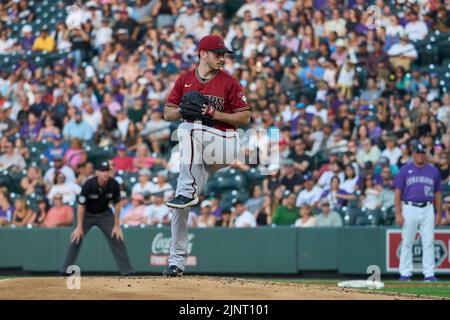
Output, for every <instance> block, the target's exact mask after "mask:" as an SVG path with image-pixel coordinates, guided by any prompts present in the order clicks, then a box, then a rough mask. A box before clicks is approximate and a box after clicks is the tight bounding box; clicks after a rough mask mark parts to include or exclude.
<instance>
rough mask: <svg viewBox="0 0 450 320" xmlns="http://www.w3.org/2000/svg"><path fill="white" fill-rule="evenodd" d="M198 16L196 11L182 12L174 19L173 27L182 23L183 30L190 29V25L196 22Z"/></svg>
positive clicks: (194, 24)
mask: <svg viewBox="0 0 450 320" xmlns="http://www.w3.org/2000/svg"><path fill="white" fill-rule="evenodd" d="M199 18H200V14H199V13H198V12H194V13H193V14H187V13H183V14H181V15H180V16H179V17H178V18H177V20H176V21H175V28H176V29H178V26H180V25H183V26H184V29H185V30H192V26H196V25H197V24H198V19H199Z"/></svg>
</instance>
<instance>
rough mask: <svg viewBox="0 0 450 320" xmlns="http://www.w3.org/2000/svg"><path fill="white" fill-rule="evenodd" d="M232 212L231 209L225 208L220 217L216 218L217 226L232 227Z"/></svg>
mask: <svg viewBox="0 0 450 320" xmlns="http://www.w3.org/2000/svg"><path fill="white" fill-rule="evenodd" d="M231 217H232V213H231V210H230V209H223V210H222V212H221V213H220V217H219V218H218V219H216V227H225V228H230V227H232V226H233V225H232V223H233V221H232V219H231Z"/></svg>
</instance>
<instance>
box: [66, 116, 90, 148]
mask: <svg viewBox="0 0 450 320" xmlns="http://www.w3.org/2000/svg"><path fill="white" fill-rule="evenodd" d="M63 134H64V137H65V138H66V139H67V140H71V139H73V138H78V139H80V140H82V141H88V140H91V139H92V137H93V130H92V128H91V126H90V125H89V124H88V123H87V122H86V121H84V120H83V119H82V113H81V111H79V110H77V111H75V115H74V118H73V119H72V120H70V121H69V122H67V124H66V125H65V126H64V129H63Z"/></svg>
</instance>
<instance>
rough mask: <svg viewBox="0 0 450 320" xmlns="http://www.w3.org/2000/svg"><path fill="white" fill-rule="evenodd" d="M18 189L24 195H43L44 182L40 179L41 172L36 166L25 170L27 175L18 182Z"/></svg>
mask: <svg viewBox="0 0 450 320" xmlns="http://www.w3.org/2000/svg"><path fill="white" fill-rule="evenodd" d="M20 187H21V188H22V190H23V192H24V194H25V195H30V194H33V193H34V194H40V195H44V194H45V182H44V179H43V178H42V171H41V169H40V168H39V167H37V166H31V167H29V168H28V170H27V175H26V176H24V177H23V178H22V180H21V181H20Z"/></svg>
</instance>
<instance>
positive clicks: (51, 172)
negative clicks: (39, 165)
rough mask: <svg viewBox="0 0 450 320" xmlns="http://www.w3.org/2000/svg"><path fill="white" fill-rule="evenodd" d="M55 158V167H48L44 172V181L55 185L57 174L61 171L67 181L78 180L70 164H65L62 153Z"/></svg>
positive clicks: (48, 184) (49, 184)
mask: <svg viewBox="0 0 450 320" xmlns="http://www.w3.org/2000/svg"><path fill="white" fill-rule="evenodd" d="M53 160H54V162H55V163H54V167H52V168H50V169H48V170H47V172H45V174H44V181H45V183H46V185H47V186H52V185H53V181H54V180H55V174H56V172H59V171H60V172H62V173H64V177H65V178H66V181H67V182H74V181H75V180H76V177H75V172H74V171H73V169H72V168H70V167H69V166H66V165H64V162H63V158H62V157H61V156H60V155H55V156H54V158H53Z"/></svg>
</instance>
